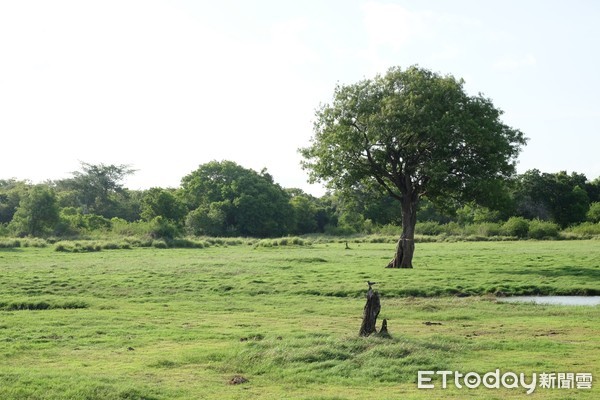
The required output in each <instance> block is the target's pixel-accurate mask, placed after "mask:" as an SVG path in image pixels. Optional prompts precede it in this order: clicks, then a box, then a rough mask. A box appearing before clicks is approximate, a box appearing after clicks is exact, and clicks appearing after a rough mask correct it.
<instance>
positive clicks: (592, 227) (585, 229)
mask: <svg viewBox="0 0 600 400" xmlns="http://www.w3.org/2000/svg"><path fill="white" fill-rule="evenodd" d="M566 232H567V233H572V234H574V235H575V236H579V237H588V238H589V237H592V236H598V235H600V223H597V224H594V223H592V222H584V223H583V224H579V225H577V226H573V227H571V228H569V229H567V231H566Z"/></svg>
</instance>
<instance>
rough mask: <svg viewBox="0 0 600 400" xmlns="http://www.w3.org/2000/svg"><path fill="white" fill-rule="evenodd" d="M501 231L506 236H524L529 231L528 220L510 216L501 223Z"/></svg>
mask: <svg viewBox="0 0 600 400" xmlns="http://www.w3.org/2000/svg"><path fill="white" fill-rule="evenodd" d="M502 231H503V232H504V234H505V235H508V236H516V237H518V238H525V237H527V235H528V233H529V221H528V220H526V219H525V218H523V217H510V218H509V219H508V221H506V222H505V223H504V224H503V225H502Z"/></svg>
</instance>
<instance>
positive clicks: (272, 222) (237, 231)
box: [181, 161, 293, 237]
mask: <svg viewBox="0 0 600 400" xmlns="http://www.w3.org/2000/svg"><path fill="white" fill-rule="evenodd" d="M181 190H182V195H183V198H184V199H185V201H186V203H187V205H188V209H190V210H197V209H198V208H200V210H199V211H197V212H196V213H195V214H194V215H195V216H194V218H195V219H192V220H193V221H196V222H197V221H202V220H206V218H205V217H206V216H209V213H210V212H211V211H213V214H212V215H213V216H214V217H216V216H217V214H218V215H219V217H218V218H217V219H215V218H213V217H211V218H209V219H210V220H211V221H212V222H211V224H213V223H215V222H216V221H217V220H219V221H220V220H221V213H222V214H223V215H222V216H223V218H222V219H223V226H224V227H223V231H224V232H226V233H227V235H242V236H256V237H268V236H279V235H283V234H287V233H289V232H290V226H291V223H292V218H293V217H292V208H291V206H290V204H289V195H288V194H287V193H286V192H285V191H284V190H283V189H282V188H281V187H280V186H279V185H277V184H276V183H275V182H273V177H272V176H271V175H269V174H268V173H267V172H266V170H263V171H261V173H257V172H256V171H253V170H251V169H246V168H244V167H241V166H240V165H238V164H236V163H234V162H232V161H222V162H217V161H211V162H209V163H206V164H203V165H201V166H200V167H199V168H198V169H197V170H195V171H193V172H192V173H190V174H189V175H187V176H185V177H184V178H183V179H182V184H181ZM213 203H217V204H218V206H217V209H218V210H219V213H216V209H215V208H214V206H213V208H211V204H213ZM196 217H198V218H200V219H198V218H196ZM192 220H190V219H189V218H188V221H192Z"/></svg>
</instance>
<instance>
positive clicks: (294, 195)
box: [286, 189, 319, 235]
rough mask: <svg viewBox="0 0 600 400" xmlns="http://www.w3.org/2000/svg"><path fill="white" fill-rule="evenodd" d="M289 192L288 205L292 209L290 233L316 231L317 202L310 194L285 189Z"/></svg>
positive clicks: (300, 233) (298, 233)
mask: <svg viewBox="0 0 600 400" xmlns="http://www.w3.org/2000/svg"><path fill="white" fill-rule="evenodd" d="M286 191H287V192H288V194H291V199H290V205H291V206H292V210H293V219H294V221H293V224H292V233H294V234H297V235H303V234H306V233H314V232H317V231H318V228H319V227H318V221H317V212H318V209H319V208H318V202H317V199H316V198H315V197H313V196H311V195H308V194H306V193H304V192H302V191H301V190H300V189H296V191H295V192H292V191H291V190H286Z"/></svg>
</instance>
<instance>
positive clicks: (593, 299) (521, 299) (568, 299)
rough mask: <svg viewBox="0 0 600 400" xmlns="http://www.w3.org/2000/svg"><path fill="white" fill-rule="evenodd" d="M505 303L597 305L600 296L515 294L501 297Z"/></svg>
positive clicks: (499, 299)
mask: <svg viewBox="0 0 600 400" xmlns="http://www.w3.org/2000/svg"><path fill="white" fill-rule="evenodd" d="M498 301H500V302H505V303H535V304H556V305H564V306H596V305H599V304H600V296H513V297H499V298H498Z"/></svg>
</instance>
